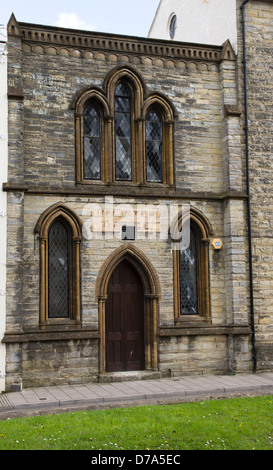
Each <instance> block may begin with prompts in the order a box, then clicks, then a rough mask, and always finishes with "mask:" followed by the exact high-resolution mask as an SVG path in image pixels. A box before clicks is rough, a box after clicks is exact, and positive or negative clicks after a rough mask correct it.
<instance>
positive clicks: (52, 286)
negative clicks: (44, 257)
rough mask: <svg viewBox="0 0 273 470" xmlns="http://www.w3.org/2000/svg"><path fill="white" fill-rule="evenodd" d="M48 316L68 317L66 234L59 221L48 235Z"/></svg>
mask: <svg viewBox="0 0 273 470" xmlns="http://www.w3.org/2000/svg"><path fill="white" fill-rule="evenodd" d="M48 316H49V318H64V317H68V316H69V263H68V233H67V230H66V228H65V227H64V225H63V224H62V223H61V222H59V221H56V222H54V223H53V225H52V227H51V228H50V231H49V235H48Z"/></svg>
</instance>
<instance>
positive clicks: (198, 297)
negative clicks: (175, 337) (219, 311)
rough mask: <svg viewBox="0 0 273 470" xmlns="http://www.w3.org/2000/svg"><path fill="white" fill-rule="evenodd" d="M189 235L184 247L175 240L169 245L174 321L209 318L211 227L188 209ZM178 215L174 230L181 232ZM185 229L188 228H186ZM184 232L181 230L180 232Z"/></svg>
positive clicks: (198, 212) (193, 209) (192, 210)
mask: <svg viewBox="0 0 273 470" xmlns="http://www.w3.org/2000/svg"><path fill="white" fill-rule="evenodd" d="M188 217H190V223H189V225H188V227H189V232H190V233H189V235H190V236H189V237H188V235H186V237H185V239H186V240H188V242H189V243H188V244H187V246H186V247H183V244H181V245H180V244H179V242H178V241H175V242H174V245H173V260H174V314H175V318H176V320H177V321H180V320H183V318H184V319H185V318H186V319H187V318H188V319H189V318H192V317H193V316H194V317H195V318H197V319H198V318H199V319H201V320H209V319H210V296H209V241H210V236H211V235H212V234H213V231H212V227H211V225H210V223H209V222H208V220H207V219H206V218H205V217H204V216H203V214H202V213H201V212H200V211H198V210H197V209H195V208H191V209H190V214H189V216H185V221H184V222H186V220H188ZM184 222H182V214H180V216H179V217H178V222H177V227H178V232H179V233H181V234H182V237H183V233H182V225H183V223H184ZM185 230H188V229H187V228H186V229H185ZM184 235H185V233H184Z"/></svg>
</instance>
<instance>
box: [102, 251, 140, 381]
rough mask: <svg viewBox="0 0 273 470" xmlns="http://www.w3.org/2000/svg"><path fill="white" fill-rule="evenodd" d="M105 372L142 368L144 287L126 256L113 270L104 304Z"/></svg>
mask: <svg viewBox="0 0 273 470" xmlns="http://www.w3.org/2000/svg"><path fill="white" fill-rule="evenodd" d="M105 355H106V360H105V369H106V372H115V371H131V370H143V369H145V349H144V291H143V286H142V282H141V279H140V277H139V275H138V273H137V271H136V269H135V268H134V266H133V265H132V263H130V262H129V261H128V260H127V259H124V260H123V261H121V263H119V265H118V266H117V267H116V268H115V270H114V271H113V273H112V275H111V277H110V280H109V283H108V290H107V300H106V304H105Z"/></svg>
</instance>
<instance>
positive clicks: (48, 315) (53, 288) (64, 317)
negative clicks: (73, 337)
mask: <svg viewBox="0 0 273 470" xmlns="http://www.w3.org/2000/svg"><path fill="white" fill-rule="evenodd" d="M81 226H82V224H81V221H80V220H79V218H78V216H77V214H76V213H75V212H74V211H72V210H70V209H68V208H67V207H66V206H64V205H63V204H60V203H57V204H54V205H53V206H52V207H50V208H49V209H48V210H46V211H45V212H44V213H43V214H42V215H41V217H40V218H39V220H38V222H37V225H36V229H35V231H36V232H37V233H38V234H39V240H40V326H41V327H46V326H47V325H51V324H52V323H61V324H65V325H68V324H70V325H73V324H77V325H80V321H81V312H80V310H81V298H80V290H81V289H80V242H81Z"/></svg>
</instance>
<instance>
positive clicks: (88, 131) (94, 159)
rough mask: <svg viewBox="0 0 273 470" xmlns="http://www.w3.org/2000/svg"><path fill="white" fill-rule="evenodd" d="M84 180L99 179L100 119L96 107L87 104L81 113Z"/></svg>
mask: <svg viewBox="0 0 273 470" xmlns="http://www.w3.org/2000/svg"><path fill="white" fill-rule="evenodd" d="M83 175H84V179H88V180H100V179H101V119H100V113H99V111H98V109H97V107H96V106H95V105H94V104H93V103H89V104H88V105H87V106H86V107H85V110H84V113H83Z"/></svg>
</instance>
